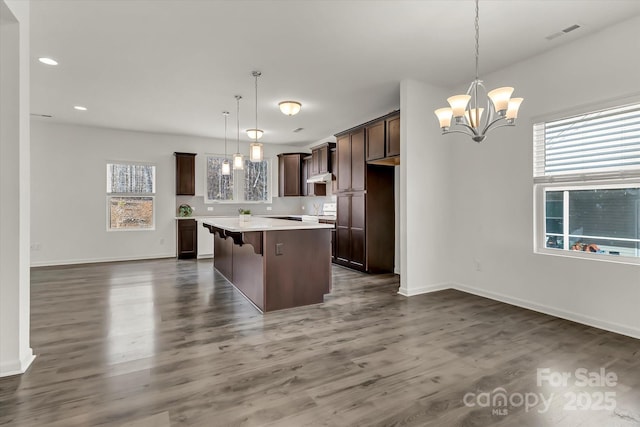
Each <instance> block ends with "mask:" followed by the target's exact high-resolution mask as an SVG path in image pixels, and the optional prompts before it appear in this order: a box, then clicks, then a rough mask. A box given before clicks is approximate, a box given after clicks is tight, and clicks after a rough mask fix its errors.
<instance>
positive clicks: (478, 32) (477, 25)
mask: <svg viewBox="0 0 640 427" xmlns="http://www.w3.org/2000/svg"><path fill="white" fill-rule="evenodd" d="M478 2H479V0H476V80H478V74H479V72H478V68H479V66H478V63H479V61H480V7H479V5H478Z"/></svg>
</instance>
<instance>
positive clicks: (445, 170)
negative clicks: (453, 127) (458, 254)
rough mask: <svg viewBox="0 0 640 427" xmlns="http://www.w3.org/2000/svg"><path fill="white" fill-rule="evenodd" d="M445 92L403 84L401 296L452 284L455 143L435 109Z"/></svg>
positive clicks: (401, 133)
mask: <svg viewBox="0 0 640 427" xmlns="http://www.w3.org/2000/svg"><path fill="white" fill-rule="evenodd" d="M444 101H446V94H445V91H443V90H442V89H439V88H436V87H433V86H430V85H427V84H423V83H420V82H417V81H414V80H403V81H402V82H401V83H400V111H401V112H402V118H401V121H400V151H401V153H402V155H401V156H402V160H401V162H400V207H399V210H400V242H401V243H400V254H401V257H400V263H401V269H400V270H401V276H400V291H399V292H400V294H402V295H407V296H409V295H415V294H419V293H424V292H428V291H431V290H434V289H442V288H444V287H448V284H449V280H450V272H449V265H450V259H451V258H452V254H451V253H450V250H449V248H450V239H451V236H450V230H451V225H450V220H449V218H450V206H451V188H450V186H451V184H450V179H449V164H450V163H451V160H450V157H451V144H450V141H448V140H446V139H444V138H443V137H442V136H441V135H440V129H439V128H438V123H437V121H436V118H435V115H434V114H433V110H435V109H436V108H438V107H439V106H440V105H441V104H442V103H443V102H444Z"/></svg>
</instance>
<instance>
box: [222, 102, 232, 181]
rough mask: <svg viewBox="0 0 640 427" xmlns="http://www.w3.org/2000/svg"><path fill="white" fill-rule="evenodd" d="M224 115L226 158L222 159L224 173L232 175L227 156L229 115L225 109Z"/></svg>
mask: <svg viewBox="0 0 640 427" xmlns="http://www.w3.org/2000/svg"><path fill="white" fill-rule="evenodd" d="M222 115H223V116H224V160H223V161H222V175H231V165H230V164H229V159H228V158H227V117H229V112H228V111H223V112H222Z"/></svg>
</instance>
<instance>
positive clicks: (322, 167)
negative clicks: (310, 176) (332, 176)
mask: <svg viewBox="0 0 640 427" xmlns="http://www.w3.org/2000/svg"><path fill="white" fill-rule="evenodd" d="M316 151H317V154H316V156H317V158H318V173H328V172H330V169H329V147H328V146H326V147H321V148H318V149H317V150H316Z"/></svg>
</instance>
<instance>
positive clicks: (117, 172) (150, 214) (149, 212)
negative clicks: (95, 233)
mask: <svg viewBox="0 0 640 427" xmlns="http://www.w3.org/2000/svg"><path fill="white" fill-rule="evenodd" d="M155 186H156V167H155V166H154V165H148V164H134V163H107V230H153V229H154V227H155V220H154V218H155V215H154V198H155V192H156V188H155Z"/></svg>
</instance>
